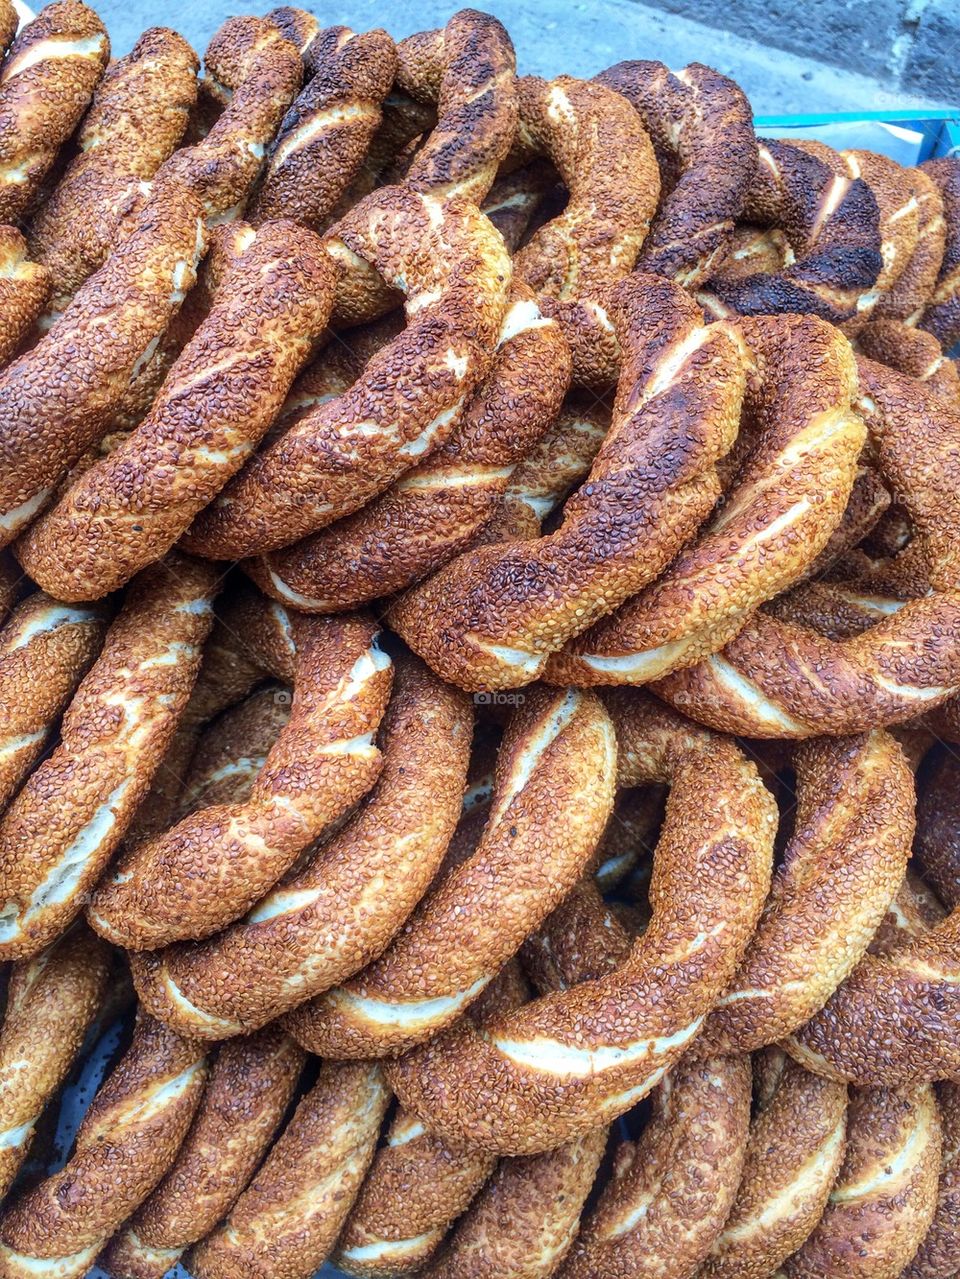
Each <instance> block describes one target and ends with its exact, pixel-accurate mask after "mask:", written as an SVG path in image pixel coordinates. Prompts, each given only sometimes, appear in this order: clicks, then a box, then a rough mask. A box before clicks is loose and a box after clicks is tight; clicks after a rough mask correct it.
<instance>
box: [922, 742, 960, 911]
mask: <svg viewBox="0 0 960 1279" xmlns="http://www.w3.org/2000/svg"><path fill="white" fill-rule="evenodd" d="M958 815H960V760H958V759H957V757H956V755H955V754H954V753H953V752H952V751H951V750H945V751H943V753H942V754H941V755H940V757H939V759H936V760H934V762H933V765H932V767H931V769H930V771H929V772H928V773H927V774H926V776H925V785H924V786H923V787H922V788H921V790H920V797H919V800H918V803H917V841H916V853H917V857H918V858H919V859H920V864H921V866H922V867H923V874H924V878H925V879H927V880H929V881H930V883H931V884H932V885H933V887H934V888H935V889H936V891H937V893H938V894H939V896H940V898H941V899H942V900H943V901H944V902H945V903H946V904H947V905H948V906H950V907H951V908H952V907H954V906H958V905H960V820H958Z"/></svg>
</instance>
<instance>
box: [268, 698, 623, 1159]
mask: <svg viewBox="0 0 960 1279" xmlns="http://www.w3.org/2000/svg"><path fill="white" fill-rule="evenodd" d="M615 752H616V743H615V740H614V735H613V728H612V725H611V723H610V720H609V718H608V716H607V714H606V712H605V711H604V709H603V707H602V706H601V705H600V703H599V702H598V701H597V699H596V698H595V697H593V695H592V694H582V693H577V692H573V691H567V690H552V689H551V690H546V689H541V690H536V691H534V692H531V693H530V694H528V695H527V697H526V699H525V701H524V703H523V704H522V705H520V706H518V707H517V709H516V710H515V711H514V713H513V715H512V717H511V720H510V724H509V726H508V728H507V731H506V734H505V736H504V740H503V743H502V745H501V747H500V752H499V755H498V757H497V771H496V783H495V787H494V794H493V800H492V805H491V811H490V815H489V818H488V820H487V824H486V827H485V828H484V832H483V837H482V839H481V841H480V844H479V846H478V848H477V849H476V851H475V853H474V854H473V856H472V857H470V858H469V859H468V860H467V861H465V862H464V863H462V864H461V865H460V866H458V867H456V868H455V869H454V870H452V871H451V872H450V873H449V874H448V875H446V876H444V877H442V878H441V879H440V880H439V881H438V883H437V884H436V886H435V887H434V889H433V890H432V891H431V892H430V893H428V895H427V896H426V897H425V898H424V900H423V901H422V902H421V904H420V906H419V907H418V908H417V910H416V911H415V912H414V914H413V915H412V916H411V918H410V919H409V920H408V921H407V924H406V925H405V927H404V929H403V931H402V932H401V933H400V934H399V935H398V936H397V937H396V938H395V940H394V941H393V943H392V945H391V946H390V947H389V948H388V949H387V950H386V952H385V953H384V954H383V955H382V956H381V958H380V959H379V960H377V961H376V962H375V963H374V964H372V965H370V966H369V967H368V968H366V969H364V970H363V971H362V972H361V973H359V974H358V975H357V976H356V977H355V978H353V979H352V980H351V981H350V982H348V983H346V984H345V985H342V986H339V987H337V988H335V989H333V990H330V991H328V992H327V993H326V994H325V995H321V996H320V997H319V998H317V999H315V1000H312V1001H311V1002H310V1003H309V1004H305V1005H303V1007H302V1008H300V1009H298V1010H296V1011H295V1012H294V1013H292V1014H291V1015H290V1016H289V1017H288V1019H287V1025H288V1028H289V1029H290V1030H291V1033H292V1034H293V1035H294V1036H295V1037H296V1038H297V1039H298V1040H299V1041H300V1042H301V1043H302V1044H303V1045H304V1047H306V1048H308V1049H309V1050H310V1051H312V1052H319V1053H321V1054H325V1055H329V1056H343V1057H347V1056H349V1057H363V1056H382V1055H384V1054H385V1053H395V1052H398V1051H400V1050H402V1049H404V1048H406V1047H408V1046H410V1045H412V1044H416V1043H420V1042H422V1041H423V1040H424V1039H425V1038H428V1037H429V1036H430V1035H433V1034H436V1033H437V1031H438V1030H440V1029H441V1028H443V1027H445V1026H448V1025H450V1023H451V1022H453V1021H455V1020H456V1018H457V1017H458V1016H459V1015H460V1014H461V1013H462V1012H463V1011H464V1010H465V1009H466V1008H467V1007H468V1006H469V1005H470V1003H471V1002H472V1001H473V1000H474V999H476V997H477V995H478V994H479V993H480V991H482V990H483V988H484V987H485V986H487V985H488V984H489V982H490V981H492V980H493V978H494V977H495V976H496V975H497V973H498V971H499V970H500V968H501V967H502V966H503V964H504V963H505V962H506V960H507V959H509V958H510V956H511V955H513V954H514V953H515V952H516V951H517V949H518V948H519V947H520V945H521V943H522V942H523V940H524V938H525V937H526V936H527V935H528V934H529V933H530V932H531V931H532V930H533V929H534V928H536V927H537V926H538V925H539V924H540V922H541V921H542V920H543V919H544V918H545V917H546V915H547V914H548V913H549V912H550V911H551V910H552V909H553V908H554V907H555V906H556V905H558V904H559V902H560V900H561V899H562V897H563V896H564V895H565V893H566V892H567V891H569V889H570V888H572V887H573V885H574V884H575V883H576V882H577V880H578V879H579V878H580V877H581V876H582V875H583V873H584V871H585V869H586V867H587V864H588V862H589V859H590V857H591V855H592V853H593V851H594V848H595V846H596V843H597V840H598V839H599V837H600V834H601V832H602V831H603V828H604V826H605V825H606V821H607V818H608V816H609V814H610V809H611V807H612V803H613V784H614V769H615V762H616V761H615ZM421 1117H422V1116H421ZM428 1126H432V1125H428ZM440 1135H441V1136H445V1135H447V1134H446V1133H444V1132H443V1131H441V1133H440Z"/></svg>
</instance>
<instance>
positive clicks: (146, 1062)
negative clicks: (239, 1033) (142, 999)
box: [0, 1016, 207, 1279]
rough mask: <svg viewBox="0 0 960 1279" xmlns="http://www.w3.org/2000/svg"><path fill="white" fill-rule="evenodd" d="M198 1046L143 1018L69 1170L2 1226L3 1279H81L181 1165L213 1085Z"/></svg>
mask: <svg viewBox="0 0 960 1279" xmlns="http://www.w3.org/2000/svg"><path fill="white" fill-rule="evenodd" d="M206 1075H207V1070H206V1063H205V1060H204V1056H203V1051H202V1049H201V1048H200V1047H198V1045H197V1044H193V1043H190V1042H189V1041H188V1040H185V1039H181V1038H180V1037H179V1036H178V1035H175V1034H174V1033H173V1031H172V1030H168V1029H167V1028H166V1027H165V1026H161V1025H160V1024H159V1022H155V1021H152V1020H151V1019H150V1018H149V1017H144V1016H140V1017H139V1018H138V1020H137V1025H136V1028H135V1030H134V1033H133V1041H132V1043H131V1044H130V1047H129V1048H128V1049H127V1052H126V1053H125V1055H124V1056H123V1058H122V1059H121V1061H120V1063H119V1065H118V1066H117V1067H116V1069H115V1070H114V1071H113V1073H112V1074H111V1075H110V1076H109V1078H108V1079H107V1080H106V1082H105V1083H104V1084H103V1085H102V1087H101V1088H100V1089H99V1091H98V1092H97V1094H96V1096H95V1097H94V1099H93V1101H92V1103H91V1105H90V1109H89V1110H88V1111H87V1113H86V1115H85V1116H84V1119H83V1123H82V1124H81V1125H80V1128H79V1129H78V1131H77V1137H76V1142H75V1144H74V1148H73V1153H72V1154H71V1156H70V1158H69V1160H68V1161H67V1163H66V1165H65V1166H64V1167H63V1168H62V1169H61V1170H60V1171H59V1172H55V1173H53V1174H52V1175H51V1176H49V1177H47V1179H46V1180H45V1181H41V1182H40V1183H39V1185H37V1186H35V1187H34V1188H33V1189H32V1190H28V1191H26V1192H25V1193H24V1194H23V1195H22V1196H21V1197H20V1198H19V1199H17V1200H15V1201H14V1202H13V1204H12V1205H11V1206H10V1207H8V1208H7V1210H6V1211H5V1212H4V1214H3V1216H2V1217H0V1275H3V1279H26V1276H28V1275H31V1276H37V1275H40V1276H49V1279H80V1277H81V1276H83V1275H85V1274H86V1273H87V1271H88V1270H89V1268H90V1266H91V1265H92V1264H93V1261H94V1258H95V1257H96V1256H97V1254H98V1252H99V1251H100V1249H101V1248H102V1247H103V1245H104V1244H105V1243H106V1242H107V1240H108V1239H109V1238H110V1236H111V1235H112V1234H113V1232H114V1231H115V1230H116V1229H117V1227H118V1226H119V1225H120V1224H121V1223H122V1222H123V1221H124V1220H125V1219H126V1218H127V1217H128V1216H129V1215H130V1214H131V1213H132V1212H133V1211H134V1210H135V1209H136V1208H137V1207H138V1206H139V1205H140V1204H141V1203H142V1202H143V1200H144V1199H146V1198H147V1196H148V1195H149V1194H150V1192H151V1191H152V1190H153V1188H154V1187H155V1186H156V1184H157V1183H158V1182H159V1181H160V1179H161V1178H162V1177H163V1175H164V1174H165V1173H166V1171H167V1169H168V1168H169V1167H170V1165H171V1164H172V1163H173V1161H174V1159H175V1158H176V1155H177V1151H178V1150H179V1148H180V1144H181V1142H182V1141H183V1139H184V1137H185V1136H186V1134H187V1129H188V1128H189V1127H190V1124H191V1121H192V1120H193V1116H194V1114H195V1112H196V1109H197V1106H198V1105H199V1103H200V1097H201V1094H202V1093H203V1087H204V1083H205V1082H206Z"/></svg>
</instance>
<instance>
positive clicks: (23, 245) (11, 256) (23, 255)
mask: <svg viewBox="0 0 960 1279" xmlns="http://www.w3.org/2000/svg"><path fill="white" fill-rule="evenodd" d="M28 253H29V250H28V248H27V242H26V240H25V239H24V238H23V236H22V235H21V234H20V232H19V231H18V230H17V229H16V228H15V227H12V226H0V368H2V367H3V365H4V364H6V363H7V361H8V360H9V359H10V357H11V356H12V355H14V354H15V353H16V351H17V348H18V347H19V346H20V343H21V342H22V341H23V340H24V338H25V337H26V336H27V335H28V334H29V332H30V330H31V329H32V328H33V324H34V321H35V320H36V319H37V317H38V316H39V314H40V312H41V311H42V310H43V306H44V303H45V302H46V300H47V298H48V296H49V294H50V289H51V287H52V284H53V281H52V279H51V277H50V272H49V271H48V270H47V268H46V267H45V266H42V265H41V264H40V263H38V262H33V261H31V260H30V258H29V257H28Z"/></svg>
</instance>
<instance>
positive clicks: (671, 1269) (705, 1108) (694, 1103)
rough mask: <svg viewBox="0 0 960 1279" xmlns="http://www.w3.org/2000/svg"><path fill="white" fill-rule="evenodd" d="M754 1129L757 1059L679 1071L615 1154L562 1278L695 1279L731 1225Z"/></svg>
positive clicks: (710, 1062)
mask: <svg viewBox="0 0 960 1279" xmlns="http://www.w3.org/2000/svg"><path fill="white" fill-rule="evenodd" d="M749 1127H750V1059H749V1057H712V1058H707V1059H705V1060H702V1061H697V1062H689V1063H688V1062H681V1063H680V1064H679V1065H678V1066H677V1067H676V1068H675V1069H674V1070H673V1071H671V1073H670V1074H669V1075H668V1076H667V1078H666V1079H665V1080H664V1082H663V1083H662V1084H661V1085H660V1087H659V1089H658V1090H657V1093H656V1095H655V1098H654V1111H653V1116H652V1118H651V1120H650V1122H649V1123H648V1124H647V1126H646V1128H645V1129H644V1131H643V1133H642V1135H641V1137H640V1138H639V1140H638V1141H637V1142H635V1143H632V1142H624V1143H622V1144H621V1145H620V1146H619V1147H618V1149H617V1152H616V1155H615V1159H614V1173H613V1177H612V1179H611V1180H610V1181H609V1182H608V1183H607V1185H606V1187H605V1188H604V1190H603V1192H602V1194H601V1195H600V1198H599V1200H598V1201H597V1203H596V1206H595V1207H594V1208H593V1210H592V1211H591V1212H589V1213H588V1214H587V1215H586V1216H585V1217H584V1220H583V1222H582V1224H581V1227H580V1234H579V1237H578V1238H577V1240H576V1242H575V1243H574V1245H573V1249H572V1251H571V1254H570V1257H569V1259H568V1260H567V1263H566V1265H565V1266H564V1267H563V1268H562V1269H561V1270H560V1272H559V1276H560V1279H594V1276H597V1275H603V1276H604V1277H605V1279H641V1277H642V1279H688V1276H690V1275H693V1274H695V1273H697V1268H698V1266H699V1265H700V1262H701V1261H702V1260H703V1257H704V1256H705V1254H706V1252H707V1249H708V1248H709V1247H710V1245H711V1244H712V1243H713V1241H714V1239H715V1238H716V1236H717V1234H718V1232H719V1230H720V1227H721V1226H722V1225H723V1222H724V1221H725V1219H726V1217H727V1214H728V1213H729V1211H730V1207H731V1205H732V1203H733V1200H734V1196H735V1194H736V1192H737V1186H738V1184H739V1182H740V1173H741V1169H742V1168H743V1159H744V1152H745V1149H746V1145H747V1134H748V1131H749Z"/></svg>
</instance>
